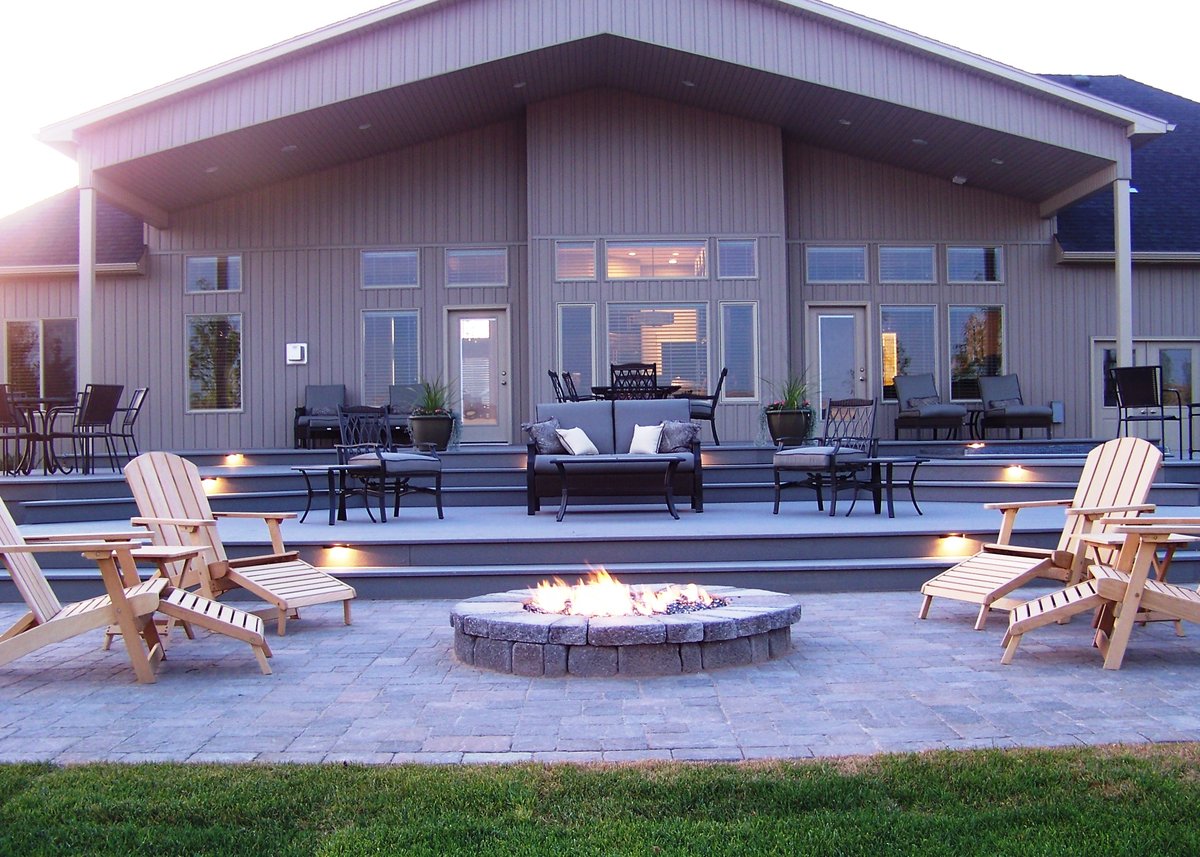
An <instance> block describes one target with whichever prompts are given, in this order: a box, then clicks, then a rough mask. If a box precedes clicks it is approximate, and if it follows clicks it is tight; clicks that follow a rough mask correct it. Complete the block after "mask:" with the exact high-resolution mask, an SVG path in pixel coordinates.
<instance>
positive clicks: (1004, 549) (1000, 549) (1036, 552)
mask: <svg viewBox="0 0 1200 857" xmlns="http://www.w3.org/2000/svg"><path fill="white" fill-rule="evenodd" d="M983 549H984V550H985V551H992V552H995V553H1004V554H1010V555H1015V556H1037V557H1047V556H1054V554H1055V553H1057V551H1055V550H1053V549H1051V548H1031V547H1026V546H1025V545H1003V544H996V543H994V542H993V543H989V544H985V545H984V546H983Z"/></svg>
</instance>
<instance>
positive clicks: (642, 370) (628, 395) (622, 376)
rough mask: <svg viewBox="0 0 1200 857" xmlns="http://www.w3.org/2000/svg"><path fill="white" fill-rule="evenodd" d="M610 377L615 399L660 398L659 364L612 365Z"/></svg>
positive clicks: (610, 385)
mask: <svg viewBox="0 0 1200 857" xmlns="http://www.w3.org/2000/svg"><path fill="white" fill-rule="evenodd" d="M608 377H609V387H611V388H612V397H613V398H614V399H656V398H658V364H657V363H612V364H610V365H609V376H608Z"/></svg>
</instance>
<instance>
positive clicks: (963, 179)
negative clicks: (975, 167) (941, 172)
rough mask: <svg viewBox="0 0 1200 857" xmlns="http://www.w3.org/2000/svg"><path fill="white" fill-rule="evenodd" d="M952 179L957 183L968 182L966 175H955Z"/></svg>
mask: <svg viewBox="0 0 1200 857" xmlns="http://www.w3.org/2000/svg"><path fill="white" fill-rule="evenodd" d="M950 181H952V182H954V183H955V184H966V183H967V177H966V176H955V177H954V178H952V179H950Z"/></svg>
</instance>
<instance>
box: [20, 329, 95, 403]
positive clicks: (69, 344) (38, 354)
mask: <svg viewBox="0 0 1200 857" xmlns="http://www.w3.org/2000/svg"><path fill="white" fill-rule="evenodd" d="M4 343H5V356H6V358H7V359H6V363H7V365H8V386H9V391H10V392H12V393H14V394H16V395H20V396H35V397H53V398H64V399H71V398H73V397H74V395H75V391H76V390H77V389H78V384H77V380H76V365H75V359H76V351H77V348H76V323H75V319H73V318H46V319H40V320H32V321H10V322H7V323H5V325H4Z"/></svg>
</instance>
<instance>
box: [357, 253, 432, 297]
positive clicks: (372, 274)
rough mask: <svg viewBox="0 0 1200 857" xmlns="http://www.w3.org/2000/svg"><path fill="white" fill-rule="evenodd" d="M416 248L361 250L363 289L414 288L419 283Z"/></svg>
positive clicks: (418, 255) (418, 257)
mask: <svg viewBox="0 0 1200 857" xmlns="http://www.w3.org/2000/svg"><path fill="white" fill-rule="evenodd" d="M419 259H420V254H419V253H418V252H417V251H416V250H363V252H362V286H363V288H364V289H414V288H416V287H417V286H419V285H420V284H421V283H420V265H419V264H418V262H419Z"/></svg>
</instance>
